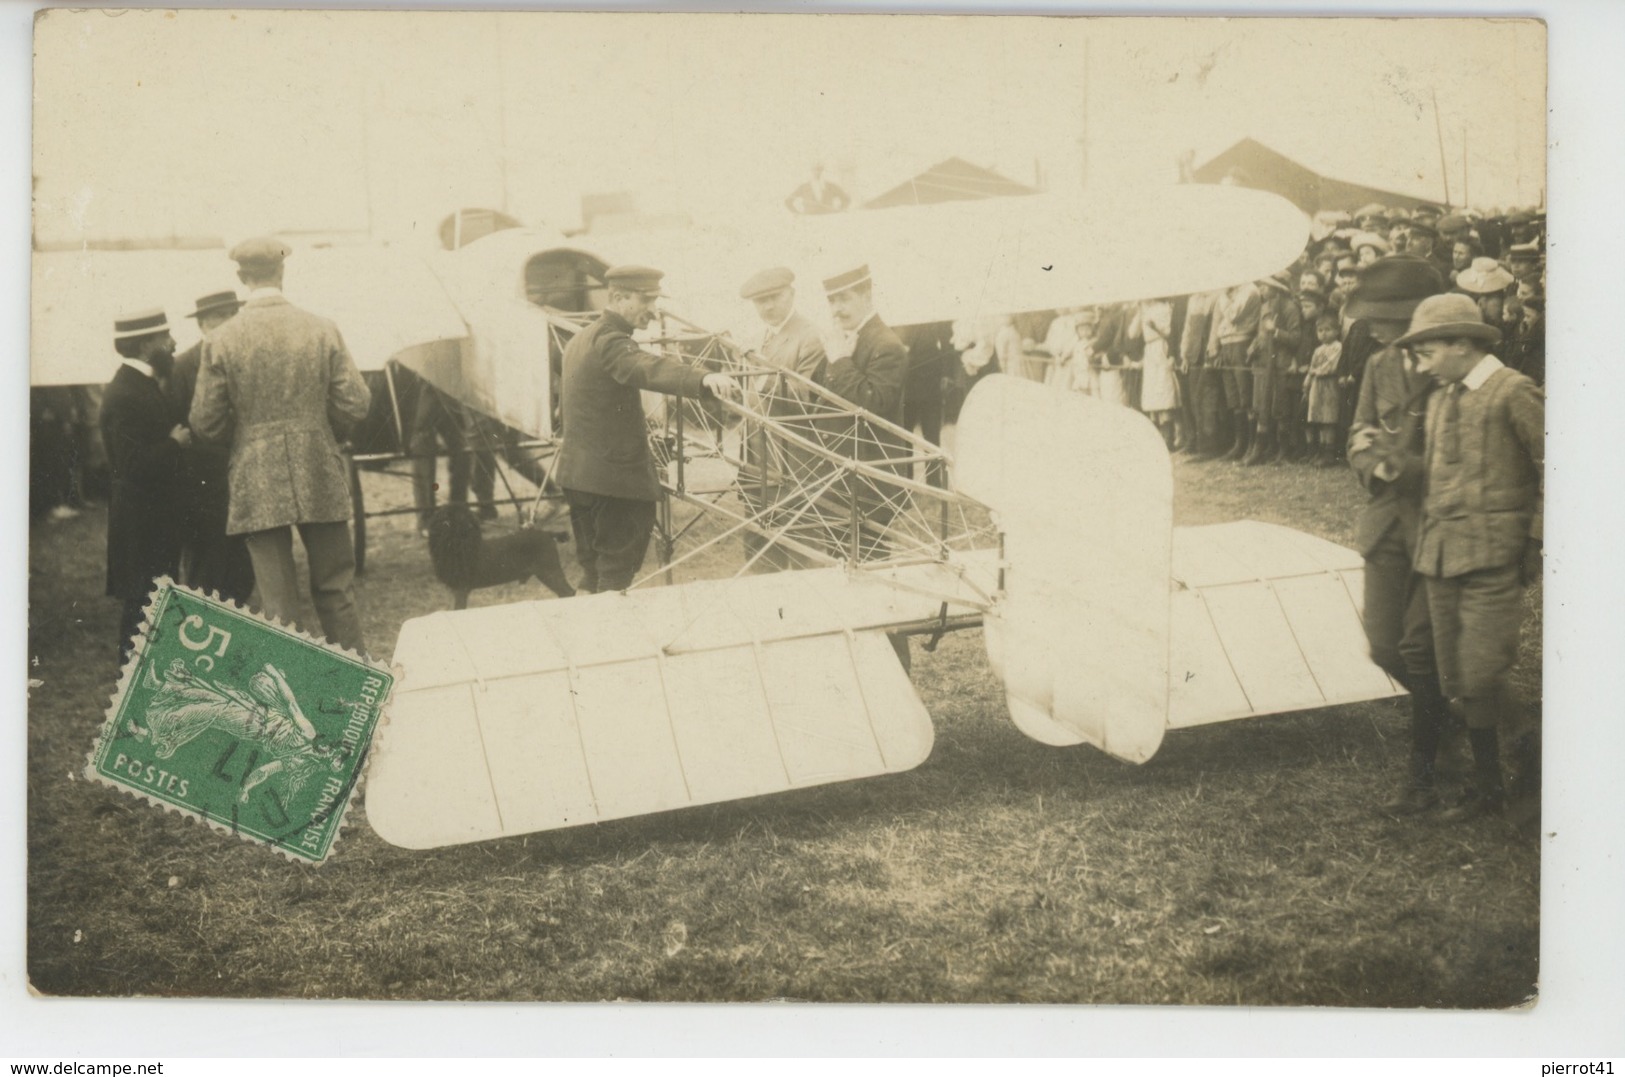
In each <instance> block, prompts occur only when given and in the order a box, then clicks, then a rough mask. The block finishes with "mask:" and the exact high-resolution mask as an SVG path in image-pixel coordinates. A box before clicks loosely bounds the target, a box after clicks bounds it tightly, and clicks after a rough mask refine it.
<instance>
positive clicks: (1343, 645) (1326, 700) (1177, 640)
mask: <svg viewBox="0 0 1625 1077" xmlns="http://www.w3.org/2000/svg"><path fill="white" fill-rule="evenodd" d="M1364 572H1365V562H1364V561H1363V560H1362V559H1361V557H1360V555H1359V554H1358V553H1356V552H1354V551H1353V550H1350V549H1348V548H1347V547H1344V546H1339V545H1337V544H1336V543H1333V542H1327V541H1326V540H1325V539H1320V538H1316V537H1315V536H1313V535H1306V534H1304V533H1303V532H1301V531H1295V530H1293V529H1292V528H1290V527H1281V526H1280V525H1278V524H1266V523H1259V522H1257V521H1254V520H1242V521H1239V522H1237V523H1228V524H1212V525H1208V526H1206V527H1188V528H1178V529H1176V530H1175V531H1174V546H1173V581H1172V585H1173V593H1172V604H1173V605H1172V648H1171V659H1170V663H1169V671H1168V686H1169V705H1168V726H1169V728H1172V729H1178V728H1183V727H1186V726H1193V725H1201V724H1204V723H1207V722H1220V721H1225V720H1227V719H1231V718H1246V717H1252V716H1254V715H1264V714H1277V713H1281V712H1284V711H1295V710H1308V709H1312V708H1316V707H1325V706H1330V705H1332V704H1334V703H1356V702H1361V701H1363V700H1368V699H1383V698H1387V697H1389V696H1395V695H1400V694H1402V693H1403V691H1404V690H1403V689H1402V688H1401V687H1400V686H1399V685H1398V684H1396V683H1394V681H1393V680H1392V679H1391V678H1390V677H1389V676H1388V674H1386V673H1384V672H1383V671H1382V670H1381V669H1379V668H1377V666H1375V665H1374V664H1372V662H1371V660H1370V658H1368V657H1367V648H1366V639H1365V631H1364V629H1363V628H1362V627H1361V622H1360V613H1361V609H1362V605H1363V602H1362V599H1363V593H1364V592H1363V587H1364V582H1363V581H1364Z"/></svg>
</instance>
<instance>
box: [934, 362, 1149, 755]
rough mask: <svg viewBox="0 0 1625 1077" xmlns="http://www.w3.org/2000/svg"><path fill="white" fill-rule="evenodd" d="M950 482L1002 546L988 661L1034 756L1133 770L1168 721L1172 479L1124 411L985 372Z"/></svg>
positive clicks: (964, 422) (989, 620)
mask: <svg viewBox="0 0 1625 1077" xmlns="http://www.w3.org/2000/svg"><path fill="white" fill-rule="evenodd" d="M956 456H957V458H958V459H957V463H956V471H955V485H956V486H957V487H958V488H959V489H960V490H961V491H963V492H964V493H966V494H968V495H969V496H971V497H974V498H976V499H977V500H978V501H981V502H982V503H983V504H985V505H987V506H988V507H989V508H991V509H992V510H993V511H994V513H995V514H996V515H997V518H998V523H999V527H1000V530H1001V531H1002V533H1003V535H1004V553H1003V559H1002V562H1003V565H1004V566H1005V567H1004V587H1003V598H1002V599H1001V600H1000V601H999V602H998V603H997V604H996V605H995V607H994V608H993V610H992V611H990V612H989V613H988V614H987V617H986V621H985V624H984V633H985V636H986V641H987V648H988V656H989V658H990V659H991V661H992V662H993V666H994V668H995V670H997V671H998V672H999V674H1000V676H1001V677H1002V679H1003V680H1004V685H1005V694H1006V699H1007V702H1008V704H1009V707H1010V713H1011V717H1012V718H1013V719H1014V720H1015V722H1016V725H1017V726H1019V727H1020V728H1021V730H1022V731H1023V732H1024V733H1026V734H1027V735H1028V736H1031V737H1033V738H1034V739H1036V740H1039V741H1042V742H1044V743H1046V744H1057V745H1060V744H1078V743H1085V742H1086V743H1089V744H1092V745H1094V746H1095V747H1097V748H1099V749H1101V750H1102V751H1105V752H1107V753H1108V754H1110V755H1113V756H1116V757H1117V758H1119V759H1123V760H1126V761H1128V762H1134V763H1143V762H1145V761H1146V760H1147V759H1149V758H1150V757H1151V756H1152V755H1153V754H1154V753H1155V752H1156V750H1157V747H1158V745H1160V744H1161V742H1162V735H1163V731H1164V730H1165V729H1166V727H1167V720H1168V673H1167V669H1168V641H1169V590H1168V579H1169V559H1170V556H1171V554H1170V551H1171V542H1172V538H1171V535H1172V517H1173V474H1172V470H1171V468H1170V466H1169V463H1168V454H1167V451H1166V449H1165V447H1164V445H1163V443H1162V438H1161V437H1160V436H1159V435H1158V433H1157V431H1156V428H1155V427H1154V426H1152V425H1151V423H1149V422H1148V421H1147V420H1146V419H1145V417H1144V416H1142V415H1141V414H1139V413H1138V412H1135V411H1131V410H1129V409H1128V408H1123V407H1119V406H1117V405H1115V404H1108V403H1105V402H1102V401H1099V400H1095V399H1093V398H1091V397H1086V396H1082V395H1080V394H1076V393H1064V392H1058V391H1056V390H1054V389H1050V388H1046V387H1044V386H1042V385H1038V384H1036V383H1034V382H1030V381H1025V380H1023V379H1020V378H1013V377H1008V376H1005V375H993V376H991V377H988V378H986V379H984V380H983V381H982V382H981V383H980V384H978V385H977V387H976V390H975V391H974V392H973V393H971V395H970V397H969V399H967V400H966V402H965V406H964V408H963V410H962V411H961V412H960V417H959V440H958V452H957V453H956Z"/></svg>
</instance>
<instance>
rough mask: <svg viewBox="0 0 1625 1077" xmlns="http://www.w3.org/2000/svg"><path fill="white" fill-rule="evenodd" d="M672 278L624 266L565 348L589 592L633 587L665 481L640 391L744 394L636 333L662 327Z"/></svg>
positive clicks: (567, 411)
mask: <svg viewBox="0 0 1625 1077" xmlns="http://www.w3.org/2000/svg"><path fill="white" fill-rule="evenodd" d="M663 276H665V274H663V273H661V272H660V271H659V270H656V269H649V268H648V267H646V266H617V267H615V268H614V269H611V270H610V271H609V272H608V273H606V274H604V283H605V284H607V285H608V286H609V302H608V305H607V306H606V307H605V308H604V312H603V313H602V314H601V315H599V317H598V320H597V321H595V322H593V323H592V324H591V325H589V326H587V328H585V329H583V330H582V331H581V332H579V333H577V334H576V335H575V336H574V337H572V338H571V340H570V343H569V344H568V345H566V346H565V349H564V379H563V391H562V393H561V394H560V395H561V396H562V397H563V402H564V444H563V445H562V446H561V447H560V449H559V466H558V474H557V478H558V483H559V485H560V486H562V487H563V488H564V495H565V498H566V500H568V501H569V503H570V527H571V529H572V530H573V531H574V533H575V541H576V560H577V561H578V562H580V564H581V568H582V570H583V571H584V572H585V574H586V575H585V577H584V578H583V580H582V582H581V585H580V588H579V589H580V590H583V591H588V592H591V591H624V590H626V589H627V588H628V587H630V586H632V579H633V577H634V576H636V575H637V571H638V569H639V568H640V567H641V566H642V565H643V557H644V555H645V554H646V553H647V552H648V550H649V535H650V533H651V532H652V531H653V530H654V521H655V502H656V501H658V500H659V498H660V480H659V478H658V477H657V476H656V475H655V463H654V456H653V455H652V454H651V453H650V452H649V431H648V428H647V427H646V425H645V421H644V415H643V401H642V399H641V397H640V396H639V395H638V394H639V393H640V391H642V390H644V389H649V390H651V391H653V392H658V393H671V394H673V395H676V396H687V397H696V398H704V397H706V396H728V397H737V395H738V393H739V387H738V385H737V383H735V382H734V380H733V379H732V378H730V377H728V376H727V375H726V374H707V373H705V372H704V371H702V370H700V369H699V368H698V367H693V366H689V365H688V364H687V363H683V362H680V361H678V360H676V359H671V358H667V357H665V356H660V355H653V354H651V353H649V352H646V351H644V350H643V349H642V348H639V347H638V346H637V344H636V343H635V342H634V341H633V340H632V333H633V332H634V331H635V330H638V329H642V328H643V327H644V326H646V325H648V324H649V323H650V322H652V321H654V318H655V308H656V305H657V303H658V302H659V300H660V298H661V295H662V293H661V291H660V281H661V278H662V277H663Z"/></svg>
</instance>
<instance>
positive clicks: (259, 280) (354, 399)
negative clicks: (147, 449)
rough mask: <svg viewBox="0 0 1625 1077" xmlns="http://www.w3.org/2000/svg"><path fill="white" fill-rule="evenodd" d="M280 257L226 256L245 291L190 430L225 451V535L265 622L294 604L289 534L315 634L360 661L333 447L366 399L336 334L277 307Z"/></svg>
mask: <svg viewBox="0 0 1625 1077" xmlns="http://www.w3.org/2000/svg"><path fill="white" fill-rule="evenodd" d="M289 253H290V252H289V250H288V248H287V246H285V245H284V244H283V243H282V242H281V241H279V240H276V239H272V238H270V237H260V238H256V239H249V240H244V241H243V242H242V243H239V244H237V246H235V247H233V248H232V250H231V260H232V261H234V262H236V263H237V279H238V280H240V281H242V283H243V285H244V286H245V287H246V288H247V289H248V298H247V301H246V302H245V303H244V304H243V306H242V309H241V310H239V311H238V313H237V316H236V317H234V318H232V319H231V320H230V321H228V322H226V323H225V324H224V325H222V326H220V327H219V328H217V329H216V330H215V331H214V333H213V334H212V335H210V336H206V337H204V338H203V355H202V366H201V368H200V369H199V372H198V380H197V392H196V393H195V395H194V396H193V398H192V429H193V430H194V431H196V432H197V434H198V436H199V437H201V438H204V439H206V440H209V441H217V442H224V441H226V440H227V439H229V440H230V444H231V462H230V475H229V484H228V485H229V488H230V489H229V500H228V510H227V520H226V531H227V533H228V534H232V535H242V536H244V542H245V544H246V545H247V546H248V555H249V557H250V558H251V559H252V561H253V563H254V577H255V580H256V582H257V583H258V584H259V592H260V608H261V610H262V611H263V612H264V613H265V615H266V616H267V617H270V618H272V619H274V620H279V621H284V622H288V623H292V621H293V615H294V611H295V609H296V608H297V606H298V602H299V582H298V574H297V571H296V569H295V567H294V561H293V531H294V529H295V528H298V530H299V538H300V540H301V541H302V542H303V543H304V545H305V558H306V560H307V561H308V562H309V567H310V597H311V600H312V602H313V603H314V605H315V607H316V616H317V618H318V619H319V620H320V621H321V625H322V632H323V633H324V634H325V635H326V636H327V638H328V639H330V640H332V641H333V642H334V643H337V644H338V645H340V646H341V647H347V648H349V649H350V650H353V651H356V652H357V653H362V652H363V649H364V648H363V643H362V636H361V612H360V610H359V609H358V608H357V607H356V601H355V547H354V546H353V545H352V544H351V540H350V515H351V509H350V483H349V477H348V475H347V473H346V470H345V466H344V460H343V457H342V455H341V454H340V452H339V439H340V438H341V437H343V436H344V435H345V434H346V433H348V430H349V428H350V426H351V425H353V424H355V423H358V422H360V421H361V420H362V419H364V418H366V416H367V408H368V406H369V405H370V404H371V402H372V396H371V394H370V393H369V392H368V390H367V386H366V383H365V382H363V381H362V380H361V373H360V371H358V370H357V369H356V365H355V361H354V360H353V359H351V358H350V352H349V350H348V349H347V348H345V346H344V338H343V337H341V336H340V335H339V330H338V327H337V326H336V325H334V324H333V323H332V322H330V321H328V320H327V319H326V318H321V317H318V316H316V315H314V314H310V313H308V312H306V311H303V310H300V309H299V308H298V307H296V306H294V305H293V304H292V303H290V302H288V301H287V299H285V298H284V297H283V295H282V274H283V260H284V259H286V258H287V257H288V255H289Z"/></svg>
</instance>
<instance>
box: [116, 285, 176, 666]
mask: <svg viewBox="0 0 1625 1077" xmlns="http://www.w3.org/2000/svg"><path fill="white" fill-rule="evenodd" d="M113 348H114V350H116V351H117V352H118V354H119V358H120V363H119V368H118V370H116V371H114V372H113V379H112V380H111V381H109V382H108V383H107V390H106V392H105V393H104V394H103V396H102V407H101V420H100V421H101V431H102V444H103V445H104V446H105V448H106V450H107V463H108V468H109V470H110V471H111V475H112V490H111V494H110V496H109V498H108V504H107V593H108V594H109V595H111V596H112V597H114V598H117V599H119V600H120V601H121V602H122V603H123V608H122V609H121V610H120V612H119V625H118V634H119V635H118V638H119V663H120V665H122V664H123V662H124V660H125V659H126V658H128V657H129V656H130V651H131V650H132V649H133V647H134V638H135V634H136V631H137V630H138V629H139V628H140V627H141V612H142V610H143V608H144V607H145V606H146V602H147V594H148V592H150V591H151V590H152V581H153V579H154V577H157V576H172V575H174V574H175V569H176V563H177V562H178V560H179V558H180V550H181V531H180V527H179V526H178V524H177V520H178V518H179V516H180V483H179V479H178V476H179V474H180V466H181V453H182V452H183V451H184V450H185V448H186V447H187V446H188V445H190V444H191V443H192V435H191V432H190V431H188V430H187V428H186V426H185V418H186V416H185V415H184V414H183V413H182V412H181V410H180V409H179V408H177V407H176V406H175V404H174V402H173V401H172V400H170V398H169V397H168V396H167V395H166V394H165V393H164V389H163V386H162V384H161V380H162V379H165V378H167V377H169V375H170V372H171V370H172V369H173V367H174V362H175V338H174V337H172V336H170V334H169V319H168V318H167V317H166V316H165V315H164V311H163V308H161V307H154V308H152V309H150V310H141V311H134V312H131V313H129V314H126V315H124V316H123V317H121V318H118V319H117V320H115V321H114V322H113Z"/></svg>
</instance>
